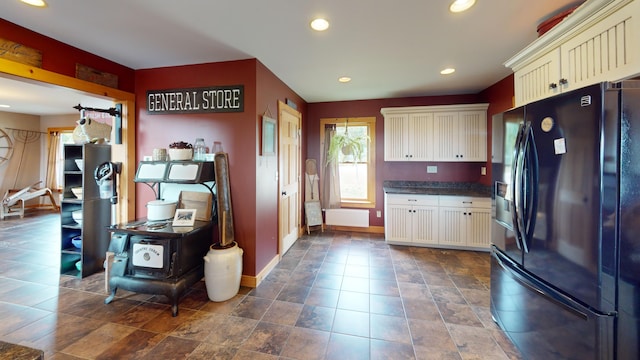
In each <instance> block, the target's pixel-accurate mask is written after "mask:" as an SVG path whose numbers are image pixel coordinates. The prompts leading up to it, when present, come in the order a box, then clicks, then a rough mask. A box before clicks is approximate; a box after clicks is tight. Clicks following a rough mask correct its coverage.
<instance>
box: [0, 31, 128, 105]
mask: <svg viewBox="0 0 640 360" xmlns="http://www.w3.org/2000/svg"><path fill="white" fill-rule="evenodd" d="M0 37H2V38H3V39H6V40H10V41H13V42H16V43H18V44H21V45H24V46H26V47H30V48H32V49H35V50H38V51H40V53H41V54H42V69H44V70H48V71H52V72H55V73H58V74H62V75H66V76H70V77H76V63H80V64H82V65H86V66H89V67H92V68H94V69H96V70H99V71H103V72H107V73H110V74H113V75H117V76H118V89H120V90H123V91H127V92H133V91H134V85H135V84H134V70H133V69H130V68H128V67H126V66H122V65H120V64H117V63H115V62H113V61H109V60H107V59H104V58H101V57H99V56H97V55H93V54H91V53H88V52H86V51H83V50H80V49H78V48H75V47H73V46H70V45H67V44H65V43H62V42H60V41H57V40H54V39H52V38H50V37H47V36H44V35H41V34H38V33H35V32H33V31H31V30H28V29H25V28H23V27H21V26H18V25H16V24H14V23H11V22H8V21H6V20H4V19H0ZM72 106H73V105H72Z"/></svg>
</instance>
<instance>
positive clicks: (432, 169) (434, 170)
mask: <svg viewBox="0 0 640 360" xmlns="http://www.w3.org/2000/svg"><path fill="white" fill-rule="evenodd" d="M437 172H438V167H437V166H435V165H434V166H427V173H429V174H436V173H437Z"/></svg>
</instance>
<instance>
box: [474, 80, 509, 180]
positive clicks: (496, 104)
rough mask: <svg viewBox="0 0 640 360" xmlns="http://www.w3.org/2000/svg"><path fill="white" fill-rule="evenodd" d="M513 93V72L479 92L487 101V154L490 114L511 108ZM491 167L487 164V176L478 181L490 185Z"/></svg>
mask: <svg viewBox="0 0 640 360" xmlns="http://www.w3.org/2000/svg"><path fill="white" fill-rule="evenodd" d="M514 94H515V92H514V83H513V74H511V75H509V76H507V77H506V78H504V79H502V80H500V81H498V82H497V83H495V84H493V85H491V86H489V87H488V88H486V89H484V90H483V91H482V92H481V93H480V94H479V96H480V98H482V99H483V102H488V103H489V109H488V110H487V129H489V131H488V133H487V146H488V147H489V149H488V150H487V154H491V142H492V139H493V138H492V134H491V129H492V128H493V127H492V126H493V122H492V116H493V115H495V114H498V113H501V112H503V111H505V110H509V109H511V108H512V107H513V102H514V100H513V96H514ZM491 168H492V166H487V176H483V177H482V179H481V181H480V182H481V183H482V184H485V185H491Z"/></svg>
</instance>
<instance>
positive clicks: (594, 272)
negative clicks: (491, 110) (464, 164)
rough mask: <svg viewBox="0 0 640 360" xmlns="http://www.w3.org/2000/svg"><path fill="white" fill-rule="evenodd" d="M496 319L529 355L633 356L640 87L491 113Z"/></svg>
mask: <svg viewBox="0 0 640 360" xmlns="http://www.w3.org/2000/svg"><path fill="white" fill-rule="evenodd" d="M492 131H493V144H492V145H493V159H492V180H493V184H494V194H493V205H494V212H493V223H492V231H491V237H492V247H491V313H492V315H493V318H494V320H495V321H496V322H497V323H498V325H499V326H500V327H501V328H502V330H504V332H505V333H506V334H507V335H508V337H509V338H510V339H511V340H512V341H513V343H514V344H515V345H516V346H517V347H518V349H519V350H520V352H521V353H522V355H523V356H524V357H525V358H526V359H533V360H535V359H580V360H585V359H640V350H639V349H640V347H639V346H640V345H639V344H640V81H623V82H618V83H600V84H596V85H592V86H588V87H585V88H582V89H577V90H573V91H571V92H567V93H563V94H560V95H557V96H554V97H552V98H548V99H544V100H540V101H538V102H534V103H531V104H527V105H525V106H522V107H518V108H514V109H511V110H509V111H506V112H504V113H502V114H499V115H496V116H494V117H493V130H492Z"/></svg>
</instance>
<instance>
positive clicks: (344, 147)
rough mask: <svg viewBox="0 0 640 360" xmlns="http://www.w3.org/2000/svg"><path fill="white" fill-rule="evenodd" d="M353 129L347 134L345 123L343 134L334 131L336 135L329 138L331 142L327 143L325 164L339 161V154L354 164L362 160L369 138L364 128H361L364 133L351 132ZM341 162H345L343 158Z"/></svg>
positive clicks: (347, 129)
mask: <svg viewBox="0 0 640 360" xmlns="http://www.w3.org/2000/svg"><path fill="white" fill-rule="evenodd" d="M353 129H354V128H352V131H351V132H349V128H348V123H347V124H345V127H344V132H340V131H338V130H336V133H335V134H334V135H333V136H332V137H331V142H330V143H329V149H328V151H327V163H330V162H332V161H334V160H336V161H337V160H339V159H341V158H340V154H342V155H343V156H351V157H352V161H353V163H354V164H355V163H357V162H358V161H360V160H361V159H362V156H363V154H364V153H365V152H366V150H367V142H368V141H369V136H367V134H366V128H363V130H365V132H358V131H353ZM356 129H358V128H356ZM342 160H343V162H345V159H344V158H342Z"/></svg>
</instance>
